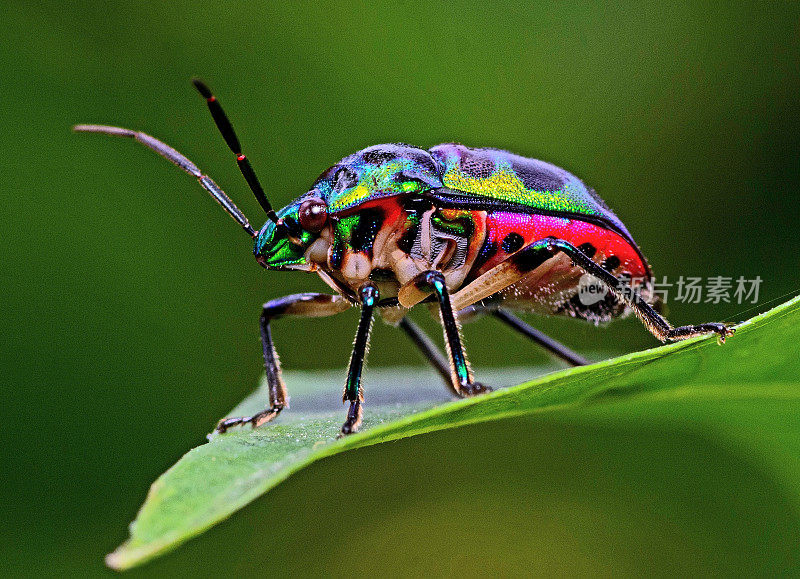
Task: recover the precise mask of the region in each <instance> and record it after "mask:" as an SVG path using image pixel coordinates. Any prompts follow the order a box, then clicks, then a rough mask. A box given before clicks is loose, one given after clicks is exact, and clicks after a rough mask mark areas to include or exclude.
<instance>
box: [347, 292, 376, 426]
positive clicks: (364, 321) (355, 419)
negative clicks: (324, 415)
mask: <svg viewBox="0 0 800 579" xmlns="http://www.w3.org/2000/svg"><path fill="white" fill-rule="evenodd" d="M378 297H379V295H378V287H377V286H376V285H375V284H373V283H372V282H367V283H365V284H364V285H362V286H361V287H360V288H359V290H358V299H359V300H360V302H361V319H360V320H359V322H358V330H357V331H356V339H355V342H354V343H353V354H352V356H350V367H349V369H348V370H347V382H346V383H345V385H344V395H343V396H342V401H343V402H350V408H349V409H348V410H347V420H345V421H344V424H343V425H342V434H351V433H353V432H356V431H357V430H358V427H359V426H360V425H361V416H362V413H363V410H362V408H361V403H362V402H363V401H364V391H363V390H362V388H361V370H362V368H363V367H364V358H365V357H366V355H367V346H368V345H369V332H370V330H371V329H372V312H373V311H374V310H375V305H376V304H377V303H378Z"/></svg>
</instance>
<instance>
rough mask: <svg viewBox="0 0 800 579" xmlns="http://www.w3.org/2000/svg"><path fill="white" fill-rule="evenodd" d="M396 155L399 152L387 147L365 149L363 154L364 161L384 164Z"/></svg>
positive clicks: (372, 163)
mask: <svg viewBox="0 0 800 579" xmlns="http://www.w3.org/2000/svg"><path fill="white" fill-rule="evenodd" d="M396 157H397V153H395V152H393V151H387V150H385V149H372V150H371V151H364V153H363V154H362V155H361V158H362V159H363V160H364V162H365V163H369V164H371V165H382V164H383V163H385V162H386V161H391V160H392V159H395V158H396Z"/></svg>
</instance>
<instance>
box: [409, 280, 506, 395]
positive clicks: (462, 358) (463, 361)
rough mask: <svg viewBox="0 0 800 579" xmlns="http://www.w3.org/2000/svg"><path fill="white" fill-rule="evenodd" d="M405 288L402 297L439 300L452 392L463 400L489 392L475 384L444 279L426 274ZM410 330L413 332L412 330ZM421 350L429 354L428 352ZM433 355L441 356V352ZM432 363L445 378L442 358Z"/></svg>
mask: <svg viewBox="0 0 800 579" xmlns="http://www.w3.org/2000/svg"><path fill="white" fill-rule="evenodd" d="M406 285H407V288H406V289H405V290H404V289H401V290H400V292H401V295H402V294H403V293H405V294H406V295H411V294H412V293H413V294H417V295H427V294H429V293H433V294H434V295H435V296H436V299H437V301H438V303H439V313H440V314H441V318H442V326H443V327H444V337H445V344H446V345H447V352H448V354H449V356H450V372H449V378H450V380H449V384H450V386H451V388H452V390H453V392H454V393H455V394H456V395H457V396H460V397H462V398H464V397H467V396H474V395H476V394H483V393H484V392H490V391H491V388H489V387H488V386H485V385H483V384H481V383H479V382H475V381H474V379H473V376H472V370H471V369H470V367H469V362H468V361H467V356H466V354H465V353H464V348H463V346H462V345H461V332H460V328H459V326H458V322H457V320H456V317H455V314H454V313H453V307H452V305H451V303H450V292H449V291H448V290H447V285H446V284H445V279H444V275H442V274H441V273H440V272H438V271H432V270H431V271H424V272H422V273H420V274H418V275H417V276H416V277H415V278H414V279H412V280H411V281H409V282H408V284H406ZM401 327H402V326H401ZM403 329H404V330H406V332H407V333H409V335H411V336H412V339H414V336H413V335H412V334H411V332H409V329H408V328H406V327H403ZM411 329H412V330H413V328H411ZM420 335H424V334H420ZM425 337H427V336H425ZM414 341H415V343H417V345H418V346H421V343H420V342H418V341H417V339H414ZM422 349H423V351H426V353H427V349H426V348H422ZM433 351H435V352H436V353H437V354H438V350H433ZM431 362H433V364H434V366H435V367H436V368H437V369H438V370H439V371H440V373H443V374H444V372H443V368H442V364H441V361H440V357H439V358H437V357H431Z"/></svg>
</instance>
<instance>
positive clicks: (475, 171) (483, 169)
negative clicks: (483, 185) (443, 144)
mask: <svg viewBox="0 0 800 579" xmlns="http://www.w3.org/2000/svg"><path fill="white" fill-rule="evenodd" d="M459 165H460V167H461V172H462V173H464V174H465V175H468V176H470V177H477V178H479V179H485V178H487V177H490V176H491V175H492V173H494V161H493V160H492V159H488V158H486V157H483V156H481V155H474V154H469V153H463V154H462V156H461V159H460V160H459Z"/></svg>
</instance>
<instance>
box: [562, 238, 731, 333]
mask: <svg viewBox="0 0 800 579" xmlns="http://www.w3.org/2000/svg"><path fill="white" fill-rule="evenodd" d="M547 245H548V248H549V249H550V250H551V251H563V252H564V253H565V254H567V255H568V256H569V257H570V259H572V261H573V263H574V264H575V265H577V266H578V267H580V268H581V269H583V270H584V271H585V272H586V273H588V274H590V275H592V276H594V277H596V278H597V279H599V280H600V281H601V282H602V283H603V284H605V285H606V286H608V288H609V289H610V290H611V291H612V292H614V294H615V295H616V296H617V297H618V298H619V299H621V300H622V301H624V302H625V303H626V304H628V306H630V307H631V308H632V309H633V311H634V313H636V316H637V317H638V318H639V319H640V320H642V323H643V324H644V325H645V327H647V329H648V330H650V333H652V334H653V335H654V336H655V337H656V338H658V339H659V340H661V341H662V342H675V341H678V340H685V339H687V338H693V337H695V336H702V335H705V334H717V336H718V337H719V341H720V342H725V338H727V337H729V336H732V335H733V333H734V331H735V330H734V329H733V328H731V327H730V326H728V325H726V324H721V323H709V324H695V325H689V326H679V327H677V328H674V327H672V325H671V324H670V323H669V322H668V321H667V320H666V319H665V318H663V317H662V316H661V315H660V314H659V313H658V312H656V310H655V309H654V308H653V306H651V305H650V304H648V303H647V302H646V301H645V300H644V299H643V298H642V296H641V295H640V294H639V292H632V291H630V288H627V287H626V286H625V283H624V281H623V280H620V279H617V278H616V277H614V274H612V273H611V272H609V271H607V270H606V269H604V268H603V267H601V266H600V265H598V264H596V263H595V262H594V261H592V260H591V259H590V258H589V257H588V256H587V255H586V254H585V253H583V252H582V251H581V250H580V249H578V248H577V247H575V246H574V245H572V244H571V243H569V242H568V241H564V240H563V239H549V240H547Z"/></svg>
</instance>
